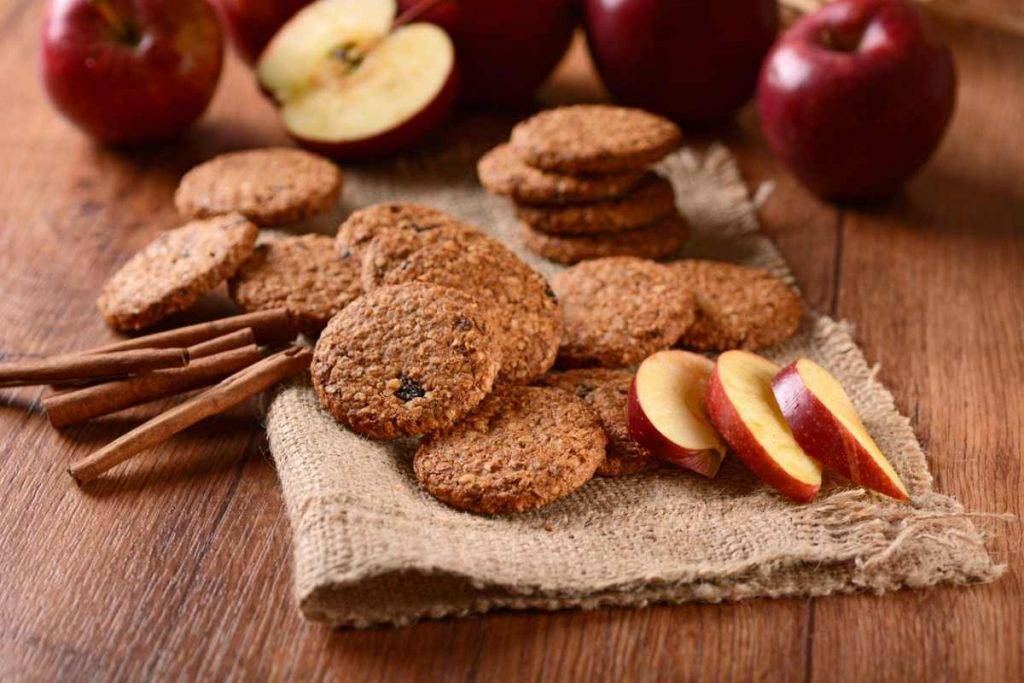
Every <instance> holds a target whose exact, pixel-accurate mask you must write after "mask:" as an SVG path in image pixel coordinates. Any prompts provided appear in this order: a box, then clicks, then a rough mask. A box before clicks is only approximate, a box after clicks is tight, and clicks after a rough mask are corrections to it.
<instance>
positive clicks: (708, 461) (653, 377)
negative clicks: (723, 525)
mask: <svg viewBox="0 0 1024 683" xmlns="http://www.w3.org/2000/svg"><path fill="white" fill-rule="evenodd" d="M714 367H715V364H714V363H713V362H711V361H710V360H708V359H707V358H705V357H704V356H700V355H698V354H696V353H690V352H689V351H678V350H670V351H659V352H657V353H655V354H653V355H651V356H648V357H647V359H646V360H644V362H643V363H641V364H640V367H639V368H638V369H637V371H636V376H635V377H633V382H632V384H631V385H630V387H629V399H628V400H627V402H626V423H627V425H628V426H629V435H630V436H631V437H633V440H635V441H636V442H637V443H639V444H640V445H641V446H643V447H644V448H646V449H647V450H649V451H650V452H651V453H653V454H654V455H656V456H658V457H659V458H662V459H663V460H668V461H669V462H672V463H675V464H676V465H679V466H680V467H685V468H687V469H690V470H693V471H694V472H698V473H700V474H703V475H704V476H705V477H713V476H715V474H716V473H717V472H718V466H719V465H721V464H722V458H724V457H725V444H723V443H722V440H721V439H719V438H718V434H717V433H716V432H715V430H714V428H713V427H712V426H711V423H710V422H709V421H708V414H707V411H706V410H705V408H704V395H705V393H707V389H708V379H709V378H710V377H711V370H712V368H714Z"/></svg>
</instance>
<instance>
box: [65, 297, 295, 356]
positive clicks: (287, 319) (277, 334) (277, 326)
mask: <svg viewBox="0 0 1024 683" xmlns="http://www.w3.org/2000/svg"><path fill="white" fill-rule="evenodd" d="M246 327H249V328H252V331H253V334H254V335H255V336H256V341H258V342H259V343H260V344H266V345H273V344H283V343H284V342H290V341H292V340H293V339H295V335H296V334H298V332H297V330H296V328H295V325H294V323H293V322H292V319H291V316H290V315H289V314H288V311H287V310H286V309H284V308H274V309H271V310H269V311H256V312H254V313H243V314H242V315H235V316H231V317H229V318H218V319H217V320H210V321H207V322H204V323H198V324H196V325H189V326H188V327H179V328H176V329H173V330H167V331H166V332H157V333H155V334H147V335H145V336H143V337H134V338H132V339H125V340H124V341H119V342H114V343H113V344H107V345H105V346H100V347H98V348H95V349H90V350H88V351H85V352H84V353H87V354H97V353H110V352H112V351H124V350H126V349H142V348H150V349H156V348H168V347H174V346H192V345H194V344H199V343H200V342H205V341H209V340H211V339H213V338H214V337H219V336H221V335H224V334H227V333H228V332H234V331H236V330H241V329H243V328H246Z"/></svg>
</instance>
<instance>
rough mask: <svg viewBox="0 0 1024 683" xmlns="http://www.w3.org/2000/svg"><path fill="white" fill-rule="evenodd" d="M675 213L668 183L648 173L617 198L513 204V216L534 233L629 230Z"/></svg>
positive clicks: (589, 233)
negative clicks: (557, 204) (561, 204)
mask: <svg viewBox="0 0 1024 683" xmlns="http://www.w3.org/2000/svg"><path fill="white" fill-rule="evenodd" d="M675 212H676V197H675V193H674V192H673V190H672V184H671V183H670V182H668V181H667V180H665V179H664V178H662V177H661V176H659V175H658V174H657V173H648V174H647V175H646V176H645V177H644V180H643V182H641V183H640V184H639V185H638V186H637V187H636V189H634V190H633V191H632V192H630V193H629V194H628V195H626V196H625V197H622V198H621V199H615V200H612V201H607V202H600V203H596V204H587V205H584V206H564V207H553V206H543V207H542V206H517V207H516V215H517V216H518V217H519V219H520V220H521V221H523V222H524V223H526V224H527V225H529V226H530V227H531V228H533V229H534V230H535V231H537V232H544V233H549V234H555V235H560V234H569V235H591V234H595V233H608V232H620V231H623V230H632V229H634V228H639V227H642V226H645V225H650V224H651V223H654V222H655V221H657V220H659V219H661V218H664V217H666V216H668V215H671V214H673V213H675Z"/></svg>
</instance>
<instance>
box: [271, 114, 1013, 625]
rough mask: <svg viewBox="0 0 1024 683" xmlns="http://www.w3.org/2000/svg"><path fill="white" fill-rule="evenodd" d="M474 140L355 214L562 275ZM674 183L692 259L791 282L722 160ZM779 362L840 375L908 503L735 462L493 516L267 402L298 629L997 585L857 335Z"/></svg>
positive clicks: (840, 329)
mask: <svg viewBox="0 0 1024 683" xmlns="http://www.w3.org/2000/svg"><path fill="white" fill-rule="evenodd" d="M462 137H464V138H467V140H466V141H464V142H462V143H460V144H456V145H452V146H449V147H447V148H446V149H445V151H442V152H437V153H428V154H424V155H422V156H420V157H419V158H416V159H413V160H406V161H403V162H399V163H397V164H394V165H389V166H386V167H370V168H363V169H360V170H358V171H356V172H354V173H352V174H351V175H350V177H349V179H348V180H349V182H348V184H347V186H346V189H345V200H346V207H347V208H354V207H358V206H362V205H365V204H369V203H371V202H375V201H384V200H391V201H394V200H401V201H422V202H426V203H429V204H432V205H435V206H438V207H440V208H443V209H446V210H448V211H450V212H451V213H453V214H455V215H457V216H460V217H462V218H465V219H468V220H470V221H472V222H474V223H476V224H477V225H480V226H482V227H483V228H484V229H486V230H489V231H490V232H492V233H493V234H495V235H497V236H499V237H500V238H502V239H503V240H504V241H505V242H506V243H507V244H509V245H510V246H512V247H513V248H514V249H515V250H516V251H517V252H519V253H520V254H521V255H522V256H523V257H524V258H525V259H526V260H527V261H529V262H530V263H532V264H533V265H534V266H536V267H537V269H538V270H540V271H542V272H544V273H545V274H550V273H551V272H552V271H553V270H554V268H555V267H554V266H552V264H549V263H546V262H544V261H541V260H538V259H536V258H533V257H532V256H531V255H530V254H529V253H527V252H525V251H524V250H523V249H522V246H521V241H520V239H519V237H518V233H517V229H516V223H515V220H514V218H513V216H512V212H511V209H510V207H509V206H508V204H507V203H506V202H504V201H503V200H500V199H497V198H494V197H490V196H488V195H487V194H485V193H484V192H483V191H482V190H481V189H480V188H479V186H478V184H477V183H476V180H475V175H474V164H475V160H476V158H477V156H479V154H480V153H481V152H482V151H483V148H484V147H485V144H484V143H483V142H482V141H481V140H480V139H479V135H476V136H474V135H473V134H472V133H469V134H467V135H464V136H462ZM486 142H488V143H489V142H493V139H489V140H487V141H486ZM664 169H665V170H666V172H667V174H668V176H669V177H670V179H671V180H672V182H673V183H674V184H675V186H676V189H677V193H678V201H679V206H680V208H681V210H682V211H683V212H684V213H685V215H686V217H687V218H688V219H689V221H690V223H691V224H692V226H693V228H694V232H695V238H694V239H693V240H692V241H691V243H690V244H689V245H688V246H687V248H686V250H685V252H684V255H686V256H700V257H711V258H717V259H721V260H729V261H736V262H740V263H746V264H752V265H758V266H764V267H767V268H770V269H772V270H773V271H775V272H777V273H779V274H781V275H784V276H787V277H788V270H787V267H786V264H785V263H784V262H783V260H782V258H781V256H780V254H779V252H778V250H777V249H776V248H775V246H774V245H773V244H772V243H771V242H770V241H769V240H768V239H767V238H765V237H763V236H761V235H760V234H758V232H757V228H758V225H757V218H756V213H755V209H756V202H757V200H758V198H757V197H754V198H751V197H750V195H749V193H748V191H747V188H746V186H745V185H744V183H743V182H742V179H741V177H740V175H739V172H738V170H737V168H736V165H735V163H734V161H733V159H732V157H731V156H730V154H729V152H728V151H727V150H726V149H724V148H722V147H714V148H712V149H711V150H710V151H709V152H708V153H707V154H705V155H703V156H699V155H697V154H695V153H692V152H689V151H684V152H682V153H679V154H677V155H675V156H674V157H673V158H671V159H669V160H667V161H666V162H665V164H664ZM895 295H897V293H894V296H895ZM766 355H768V356H769V357H771V358H773V359H775V360H776V361H777V362H780V363H782V362H788V361H790V360H792V359H793V358H796V357H797V356H807V357H809V358H812V359H814V360H816V361H818V362H819V363H822V364H823V365H824V366H825V367H827V368H829V369H831V370H832V371H833V372H834V373H835V374H836V375H837V376H838V378H839V379H840V381H841V382H842V383H843V385H844V386H845V387H847V389H848V390H849V391H850V394H851V396H852V398H853V401H854V403H855V404H856V406H857V409H858V410H859V411H860V413H861V415H862V417H863V419H864V422H865V423H866V425H867V427H868V428H869V429H870V431H871V433H872V434H873V435H874V436H875V438H876V439H877V441H878V443H879V445H880V446H881V448H882V450H883V451H884V452H886V453H888V454H889V456H890V458H892V460H893V464H894V465H895V467H896V469H897V470H898V471H899V473H900V475H901V476H902V477H903V480H904V481H905V482H906V484H907V486H908V487H909V490H910V492H911V494H912V497H913V501H912V504H909V505H906V504H899V503H894V502H891V501H889V500H887V499H884V498H882V497H881V496H875V495H871V494H868V493H865V492H864V491H863V490H861V489H856V488H850V487H849V486H847V485H843V484H841V483H835V482H830V481H826V483H825V484H824V486H823V487H822V490H821V493H820V494H819V495H818V497H817V499H816V500H815V501H814V502H812V503H809V504H806V505H798V504H795V503H792V502H789V501H788V500H785V499H783V498H782V497H780V496H779V495H777V494H775V493H774V492H772V491H771V490H769V489H767V488H766V487H764V486H763V485H761V484H760V483H759V482H758V481H757V480H756V479H754V478H753V476H752V475H751V474H750V473H749V472H748V471H747V470H746V469H745V468H744V467H743V465H742V464H740V463H739V462H738V461H737V460H736V458H735V457H729V458H727V459H726V461H725V463H724V464H723V466H722V470H721V472H719V474H718V476H717V477H716V478H715V479H714V480H710V481H709V480H707V479H704V478H703V477H700V476H697V475H693V474H688V473H686V472H683V471H681V470H666V471H663V472H658V473H652V474H644V475H636V476H629V477H624V478H618V479H594V480H593V481H591V482H590V483H588V484H587V485H586V486H584V487H583V489H581V490H580V491H578V492H576V493H575V494H573V495H570V496H568V497H567V498H565V499H563V500H562V501H559V502H557V503H555V504H554V505H551V506H549V507H547V508H545V509H542V510H539V511H537V512H534V513H529V514H522V515H517V516H513V517H499V518H487V517H480V516H475V515H471V514H467V513H463V512H458V511H455V510H452V509H450V508H447V507H445V506H444V505H442V504H440V503H439V502H437V501H435V500H434V499H433V498H431V497H430V496H429V495H427V494H426V493H425V492H424V491H423V490H421V489H420V487H419V486H418V485H417V483H416V479H415V477H414V476H413V473H412V468H411V464H410V463H411V460H410V458H411V452H412V448H413V444H408V443H406V444H385V443H376V442H372V441H367V440H363V439H361V438H359V437H357V436H355V435H353V434H352V433H350V432H348V431H346V430H345V429H343V428H342V427H340V426H339V425H338V424H337V423H336V422H335V421H334V420H333V419H332V418H331V417H330V416H329V415H327V414H326V413H324V412H323V411H321V410H320V408H319V407H318V405H317V401H316V398H315V396H314V395H313V392H312V390H311V389H310V387H309V385H308V383H307V382H304V381H302V382H296V383H294V384H292V385H289V386H286V387H284V388H282V389H281V390H279V391H278V393H277V394H276V396H275V397H273V398H272V401H271V403H270V406H269V409H268V415H267V431H268V434H269V441H270V449H271V452H272V454H273V458H274V460H275V462H276V464H277V470H278V473H279V475H280V478H281V487H282V491H283V495H284V500H285V503H286V507H287V510H288V516H289V518H290V519H291V526H292V531H293V543H294V578H295V593H296V596H297V600H298V603H299V606H300V608H301V610H302V613H303V614H304V615H305V616H306V617H307V618H308V619H313V620H317V621H323V622H327V623H329V624H332V625H336V626H354V627H364V626H368V625H372V624H393V625H402V624H408V623H410V622H412V621H414V620H416V619H419V618H423V617H432V618H436V617H445V616H462V615H466V614H471V613H482V612H486V611H488V610H492V609H495V608H509V609H531V608H537V609H547V610H553V609H564V608H576V607H579V608H593V607H598V606H602V605H629V606H644V605H647V604H648V603H651V602H684V601H690V600H701V601H718V600H735V599H740V598H749V597H755V596H773V597H774V596H787V595H826V594H829V593H834V592H851V591H874V592H877V593H882V592H884V591H887V590H894V589H898V588H902V587H905V586H909V587H921V586H930V585H933V584H937V583H941V582H944V583H958V584H959V583H968V582H977V581H988V580H992V579H994V578H996V577H997V576H999V575H1000V573H1001V572H1002V571H1003V567H1002V566H1000V565H997V564H995V563H994V562H993V561H992V559H991V558H990V557H989V555H988V553H987V552H986V549H985V545H984V541H985V538H984V535H983V534H982V533H980V532H979V531H978V530H977V529H976V528H975V526H974V524H973V523H972V521H971V519H970V518H969V517H968V516H967V515H965V514H964V512H963V509H962V508H961V506H960V505H959V504H958V503H957V502H956V501H955V500H953V499H952V498H950V497H948V496H944V495H940V494H938V493H935V492H934V491H933V490H932V478H931V475H930V474H929V472H928V467H927V464H926V461H925V457H924V454H923V453H922V451H921V447H920V445H919V444H918V442H917V439H916V438H915V436H914V432H913V430H912V429H911V426H910V424H909V422H908V420H907V418H906V417H904V416H903V415H900V414H899V412H898V411H897V410H896V407H895V406H894V404H893V398H892V395H891V394H890V393H889V391H888V390H887V389H886V388H885V387H884V386H882V384H880V383H879V382H878V381H877V380H876V379H875V373H874V372H873V370H872V369H871V368H870V367H869V366H868V365H867V363H866V362H865V360H864V356H863V355H862V353H861V351H860V350H859V349H858V347H857V346H856V344H855V343H854V341H853V339H852V337H851V330H850V328H849V326H848V325H845V324H843V323H838V322H836V321H834V320H831V319H829V318H827V317H825V316H819V315H816V314H813V313H811V314H808V315H807V317H806V318H805V320H804V321H803V326H802V329H801V331H800V334H799V335H798V336H797V337H796V338H794V339H792V340H791V341H789V342H788V343H786V344H784V345H782V346H779V347H777V348H774V349H771V350H769V351H767V352H766Z"/></svg>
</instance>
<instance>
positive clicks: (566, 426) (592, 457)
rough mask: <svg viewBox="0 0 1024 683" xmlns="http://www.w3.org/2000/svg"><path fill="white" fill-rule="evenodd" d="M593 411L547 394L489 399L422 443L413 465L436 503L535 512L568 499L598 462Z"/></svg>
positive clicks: (531, 390) (600, 446) (522, 390)
mask: <svg viewBox="0 0 1024 683" xmlns="http://www.w3.org/2000/svg"><path fill="white" fill-rule="evenodd" d="M604 451H605V435H604V431H603V430H602V429H601V425H600V424H599V423H598V421H597V417H596V416H595V414H594V412H593V410H591V409H590V408H589V407H588V406H587V405H586V404H585V403H584V402H583V401H581V400H580V399H578V398H576V397H575V396H573V395H572V394H570V393H567V392H565V391H562V390H560V389H553V388H549V387H509V388H507V389H504V390H502V391H498V392H495V393H494V394H492V395H491V396H488V397H487V398H486V399H484V401H483V403H481V404H480V406H479V407H478V408H477V409H476V410H474V411H473V412H472V413H471V414H470V415H469V416H467V417H466V419H465V420H464V421H463V422H461V423H460V424H459V425H457V426H456V427H454V428H453V429H451V430H449V431H446V432H443V433H440V434H435V435H431V436H429V437H427V438H426V439H424V441H423V443H421V444H420V447H419V450H417V452H416V456H415V458H414V459H413V469H414V470H415V472H416V477H417V478H418V479H419V481H420V483H421V484H422V485H423V487H424V488H425V489H426V490H427V491H428V492H430V494H431V495H432V496H434V497H435V498H437V499H438V500H440V501H442V502H444V503H447V504H448V505H451V506H452V507H455V508H459V509H460V510H469V511H471V512H479V513H484V514H505V513H511V512H523V511H525V510H534V509H536V508H539V507H542V506H544V505H547V504H548V503H551V502H552V501H554V500H557V499H558V498H561V497H563V496H565V495H568V494H569V493H571V492H573V491H575V490H576V489H578V488H580V487H581V486H583V484H585V483H586V482H587V481H588V480H589V479H590V478H591V477H592V476H593V474H594V470H595V469H596V468H597V466H598V464H600V462H601V461H602V460H603V459H604Z"/></svg>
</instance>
